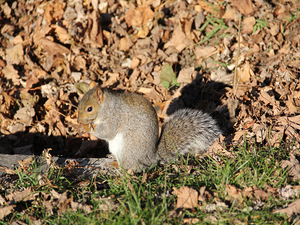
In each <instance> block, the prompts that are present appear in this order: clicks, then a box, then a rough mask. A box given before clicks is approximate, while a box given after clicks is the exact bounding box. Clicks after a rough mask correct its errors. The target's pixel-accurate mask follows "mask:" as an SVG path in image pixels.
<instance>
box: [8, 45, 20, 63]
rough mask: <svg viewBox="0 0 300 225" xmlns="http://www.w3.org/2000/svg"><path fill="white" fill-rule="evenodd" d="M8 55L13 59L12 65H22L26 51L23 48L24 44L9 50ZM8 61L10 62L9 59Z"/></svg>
mask: <svg viewBox="0 0 300 225" xmlns="http://www.w3.org/2000/svg"><path fill="white" fill-rule="evenodd" d="M5 51H6V54H7V55H8V56H9V58H10V59H11V63H12V64H20V63H21V62H23V60H24V51H23V46H22V44H17V45H15V46H14V47H12V48H7V49H6V50H5ZM8 61H10V60H9V59H8Z"/></svg>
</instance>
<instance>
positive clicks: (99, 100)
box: [95, 87, 104, 103]
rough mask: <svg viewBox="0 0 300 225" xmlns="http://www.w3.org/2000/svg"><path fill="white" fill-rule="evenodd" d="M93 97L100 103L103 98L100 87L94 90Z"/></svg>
mask: <svg viewBox="0 0 300 225" xmlns="http://www.w3.org/2000/svg"><path fill="white" fill-rule="evenodd" d="M95 98H96V99H97V100H98V102H99V103H102V102H103V100H104V94H103V91H102V90H101V88H100V87H98V88H97V89H96V91H95Z"/></svg>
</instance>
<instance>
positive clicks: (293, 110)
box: [285, 95, 300, 114]
mask: <svg viewBox="0 0 300 225" xmlns="http://www.w3.org/2000/svg"><path fill="white" fill-rule="evenodd" d="M285 104H286V106H287V107H288V109H289V113H290V114H295V113H297V112H299V110H300V107H298V106H295V104H294V99H293V97H292V96H290V95H289V96H288V100H287V101H286V103H285Z"/></svg>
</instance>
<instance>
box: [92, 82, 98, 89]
mask: <svg viewBox="0 0 300 225" xmlns="http://www.w3.org/2000/svg"><path fill="white" fill-rule="evenodd" d="M96 86H97V85H96V82H95V81H92V82H91V83H90V90H91V89H93V88H95V87H96Z"/></svg>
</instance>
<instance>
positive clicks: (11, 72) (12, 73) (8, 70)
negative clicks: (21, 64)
mask: <svg viewBox="0 0 300 225" xmlns="http://www.w3.org/2000/svg"><path fill="white" fill-rule="evenodd" d="M22 51H23V50H22ZM2 73H3V74H4V76H5V77H6V79H7V80H12V82H13V84H14V85H20V76H19V73H18V71H17V70H15V68H14V66H13V65H11V64H8V65H7V66H6V67H5V68H4V69H3V70H2Z"/></svg>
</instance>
